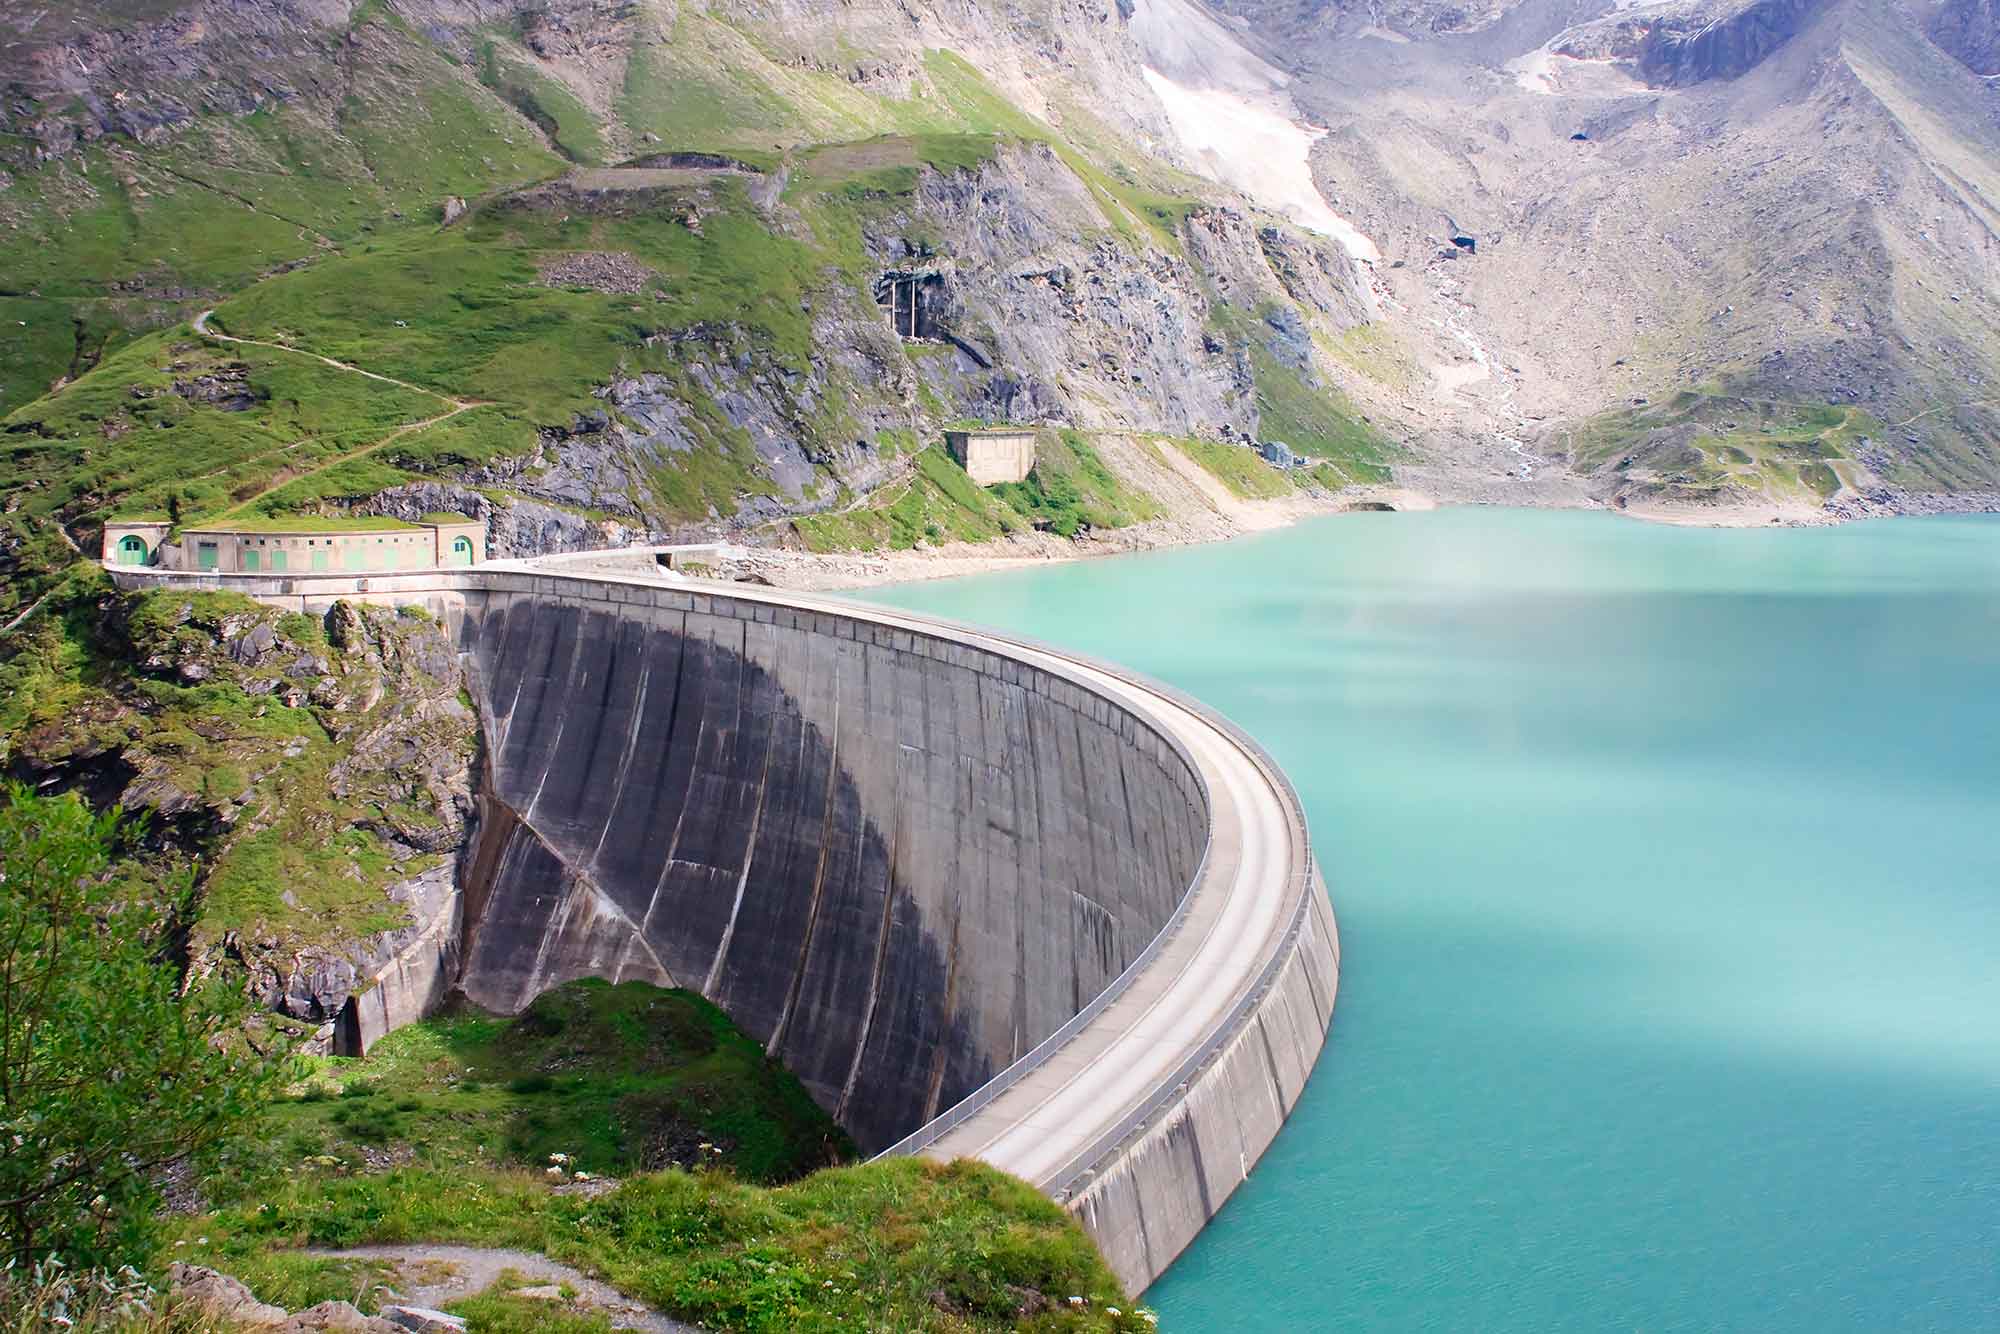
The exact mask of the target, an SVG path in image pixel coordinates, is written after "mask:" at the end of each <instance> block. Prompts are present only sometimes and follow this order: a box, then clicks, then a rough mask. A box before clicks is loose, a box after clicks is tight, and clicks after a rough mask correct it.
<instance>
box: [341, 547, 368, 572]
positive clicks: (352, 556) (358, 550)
mask: <svg viewBox="0 0 2000 1334" xmlns="http://www.w3.org/2000/svg"><path fill="white" fill-rule="evenodd" d="M340 568H341V569H343V570H365V569H367V568H368V548H367V547H364V546H362V545H361V543H360V542H358V541H356V542H349V543H348V544H347V546H346V547H345V548H344V549H343V550H342V551H341V553H340Z"/></svg>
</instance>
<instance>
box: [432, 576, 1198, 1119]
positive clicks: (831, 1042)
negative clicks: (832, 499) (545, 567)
mask: <svg viewBox="0 0 2000 1334" xmlns="http://www.w3.org/2000/svg"><path fill="white" fill-rule="evenodd" d="M533 583H534V585H536V587H534V588H532V589H529V590H522V591H510V590H503V589H496V590H494V591H492V592H488V593H487V594H485V595H484V596H483V597H473V598H468V599H467V601H466V604H465V611H464V622H463V631H462V638H463V642H464V645H465V647H466V649H467V650H468V652H469V657H470V665H471V668H472V671H471V676H472V679H473V680H474V682H475V688H476V691H477V693H478V695H479V696H480V698H479V701H478V702H479V705H480V714H481V717H482V720H483V723H484V726H485V729H486V740H487V754H488V773H487V787H486V792H485V802H486V813H485V817H484V818H483V819H482V833H481V839H480V843H479V846H478V849H477V852H476V856H475V859H474V869H473V871H472V873H471V875H470V876H469V877H468V878H467V882H466V901H465V907H464V920H465V922H466V924H467V925H466V930H465V935H464V940H463V943H462V947H461V965H460V966H461V970H462V971H461V974H460V986H461V987H462V989H463V990H464V991H465V992H466V994H467V995H468V996H469V997H470V998H471V999H473V1000H474V1001H476V1002H478V1003H479V1004H481V1005H484V1006H487V1007H490V1008H493V1009H497V1010H501V1011H513V1010H517V1009H520V1008H521V1007H523V1006H525V1005H526V1004H527V1003H528V1002H529V1001H530V1000H532V999H533V998H534V997H535V996H536V995H538V994H540V993H541V992H543V991H545V990H547V989H548V988H549V987H552V986H554V985H556V984H558V983H560V982H563V981H566V980H568V979H570V978H574V977H579V976H586V975H588V976H601V977H609V978H613V979H618V980H622V979H625V978H643V979H647V980H650V981H654V982H658V983H660V984H662V985H676V986H684V987H688V988H690V989H693V990H697V991H700V992H702V993H703V994H704V995H706V996H708V997H709V999H711V1000H713V1001H715V1002H716V1003H717V1004H718V1005H720V1006H721V1007H722V1008H723V1009H724V1010H726V1011H727V1012H728V1013H729V1015H730V1017H731V1018H733V1019H734V1020H735V1021H736V1022H737V1024H738V1025H740V1026H741V1027H742V1028H743V1029H744V1030H745V1031H747V1032H749V1033H750V1034H751V1035H752V1036H754V1037H756V1038H757V1039H758V1040H760V1041H762V1042H764V1043H766V1044H767V1046H768V1048H769V1050H770V1051H771V1053H772V1054H773V1055H774V1056H776V1057H778V1058H779V1059H780V1060H782V1061H783V1062H784V1064H785V1065H786V1066H787V1067H788V1068H790V1069H791V1070H792V1071H793V1072H795V1073H796V1074H797V1075H798V1076H799V1078H800V1079H801V1080H803V1081H804V1083H805V1085H806V1087H807V1088H808V1089H809V1090H811V1092H812V1094H813V1096H814V1097H815V1098H816V1099H817V1100H818V1101H819V1102H820V1103H821V1105H823V1106H824V1107H826V1108H827V1109H828V1111H830V1112H831V1113H832V1114H833V1115H834V1117H835V1118H836V1119H837V1120H839V1121H840V1122H841V1123H842V1125H844V1126H845V1127H847V1129H848V1130H849V1132H850V1133H851V1134H852V1135H853V1136H854V1137H855V1140H856V1142H857V1143H859V1144H860V1145H861V1146H862V1147H863V1148H864V1149H867V1150H870V1151H873V1150H876V1149H880V1148H882V1147H885V1146H886V1145H888V1144H890V1143H892V1142H894V1141H895V1140H897V1139H899V1138H901V1137H902V1136H903V1135H905V1134H906V1133H908V1132H909V1131H911V1130H913V1129H915V1128H916V1127H918V1126H920V1125H922V1124H923V1123H924V1122H926V1121H928V1120H929V1119H931V1118H932V1117H933V1116H935V1115H936V1114H937V1113H938V1111H939V1110H940V1109H941V1108H946V1107H950V1106H952V1105H953V1104H955V1103H957V1102H958V1101H960V1100H961V1099H962V1098H964V1097H965V1096H967V1095H968V1094H970V1093H972V1092H973V1091H974V1090H975V1089H977V1088H979V1087H980V1086H981V1085H982V1084H984V1083H986V1082H987V1080H989V1079H990V1078H991V1077H992V1076H993V1075H994V1074H995V1073H996V1072H997V1071H999V1070H1001V1069H1002V1068H1003V1067H1005V1066H1007V1065H1009V1064H1010V1063H1011V1062H1013V1061H1014V1060H1015V1059H1016V1058H1017V1057H1019V1056H1020V1055H1021V1054H1022V1053H1024V1052H1026V1051H1028V1050H1029V1049H1030V1048H1032V1047H1034V1046H1035V1045H1036V1044H1037V1043H1039V1042H1040V1041H1041V1040H1042V1039H1043V1038H1044V1037H1046V1036H1048V1035H1049V1034H1050V1033H1052V1032H1054V1031H1055V1030H1056V1029H1057V1028H1058V1027H1059V1026H1061V1025H1062V1024H1063V1023H1064V1021H1066V1020H1068V1019H1069V1018H1070V1017H1071V1016H1072V1015H1074V1014H1076V1013H1077V1012H1078V1011H1079V1010H1081V1009H1082V1008H1083V1007H1084V1005H1085V1004H1086V1003H1087V1002H1089V1001H1090V1000H1091V999H1092V998H1093V997H1095V996H1097V995H1098V993H1099V992H1101V991H1103V990H1104V988H1105V987H1106V985H1107V984H1108V983H1109V982H1111V980H1112V979H1113V978H1115V977H1117V976H1118V975H1119V974H1120V973H1121V972H1123V971H1124V969H1125V967H1126V966H1127V965H1128V964H1129V963H1130V962H1131V961H1132V960H1133V959H1134V958H1135V957H1136V956H1137V955H1138V954H1139V953H1140V951H1142V950H1143V949H1144V948H1145V947H1146V945H1147V943H1148V942H1150V941H1151V940H1152V939H1153V938H1154V937H1155V936H1156V935H1157V934H1159V932H1160V930H1161V928H1162V927H1163V926H1164V925H1165V924H1166V922H1167V920H1168V918H1169V917H1170V916H1171V915H1172V913H1173V911H1174V908H1175V906H1176V904H1177V903H1178V902H1179V901H1180V899H1181V897H1182V895H1183V894H1184V893H1185V892H1186V890H1187V888H1188V885H1189V883H1190V882H1191V880H1192V878H1193V876H1194V873H1195V869H1196V867H1197V865H1198V864H1199V862H1200V860H1201V855H1202V850H1203V846H1204V843H1205V841H1206V829H1207V822H1208V810H1207V801H1206V797H1205V795H1204V793H1203V790H1202V786H1201V782H1200V779H1199V777H1198V776H1197V775H1196V773H1195V771H1194V769H1193V768H1192V766H1191V765H1190V763H1189V762H1188V760H1187V759H1186V758H1185V757H1184V756H1183V755H1182V754H1181V753H1180V752H1179V751H1178V750H1177V749H1176V748H1175V747H1174V745H1173V744H1172V743H1171V742H1170V741H1168V740H1166V739H1165V738H1163V737H1161V736H1160V735H1159V734H1158V733H1157V732H1155V731H1154V730H1153V729H1152V728H1151V727H1150V726H1148V725H1146V724H1144V723H1142V722H1140V721H1139V720H1138V719H1136V718H1134V717H1133V716H1132V715H1131V714H1130V713H1127V712H1124V711H1122V710H1119V709H1117V708H1115V707H1113V706H1112V705H1111V704H1109V703H1108V702H1107V701H1105V700H1104V699H1102V698H1100V697H1098V696H1096V695H1094V694H1091V693H1089V692H1088V691H1086V690H1084V689H1082V688H1081V687H1079V686H1078V685H1076V684H1074V683H1072V682H1070V681H1067V680H1063V679H1060V678H1058V677H1055V676H1052V675H1050V674H1048V673H1045V672H1041V671H1038V670H1036V669H1034V668H1031V667H1027V666H1024V665H1023V664H1021V663H1019V662H1017V661H1014V660H1011V659H1008V658H1004V657H1001V656H999V655H997V654H994V653H990V652H984V651H980V650H978V649H975V648H971V647H968V646H966V645H963V644H959V643H955V642H952V641H951V640H948V639H944V638H936V637H931V636H926V635H916V634H911V633H908V632H904V631H900V630H895V629H891V628H889V627H886V626H882V625H877V624H873V623H871V622H869V621H867V620H863V619H859V618H843V617H838V616H835V615H830V614H826V613H823V612H818V611H793V610H791V609H788V608H785V607H774V606H772V605H770V604H767V603H762V602H752V601H739V600H736V599H732V598H728V597H718V596H707V595H691V594H688V593H685V592H681V591H678V590H675V589H672V588H658V589H653V588H645V587H633V586H629V585H620V584H608V583H601V582H597V581H593V580H590V579H587V578H565V577H556V576H543V577H537V578H536V579H534V580H533Z"/></svg>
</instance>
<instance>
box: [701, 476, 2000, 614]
mask: <svg viewBox="0 0 2000 1334" xmlns="http://www.w3.org/2000/svg"><path fill="white" fill-rule="evenodd" d="M1219 489H1220V488H1219V487H1218V488H1217V490H1219ZM1203 499H1204V500H1205V501H1207V502H1208V508H1207V509H1206V512H1202V513H1195V514H1178V515H1175V516H1173V517H1169V518H1161V519H1148V520H1146V521H1144V522H1142V523H1138V524H1134V525H1132V526H1131V527H1129V528H1117V529H1109V530H1105V531H1104V532H1102V533H1094V534H1092V535H1091V536H1090V537H1089V538H1087V539H1083V540H1077V539H1067V538H1059V537H1055V536H1053V535H1050V534H1046V533H1035V534H1023V535H1020V536H1015V537H1007V538H1000V539H997V540H995V541H992V542H951V543H946V544H944V545H942V546H922V547H912V548H909V549H907V550H903V551H874V552H859V551H856V552H811V551H803V550H799V549H797V548H790V547H778V546H770V547H753V546H739V545H735V544H733V543H725V544H724V546H725V549H726V551H727V554H726V555H725V556H724V557H723V559H722V561H721V562H720V565H719V567H718V569H717V576H718V577H720V578H722V579H725V580H730V581H738V580H740V581H743V582H748V583H764V584H768V585H769V586H771V587H774V588H785V589H794V590H798V591H801V592H843V591H850V590H854V589H863V588H877V587H883V586H886V585H890V584H904V583H923V582H928V581H930V580H933V579H956V578H963V577H966V576H969V575H978V574H999V573H1005V572H1009V571H1019V570H1032V569H1039V568H1043V567H1046V566H1051V565H1063V564H1071V563H1074V562H1077V561H1088V560H1101V559H1104V558H1106V557H1111V556H1123V555H1130V554H1134V553H1137V552H1144V551H1165V550H1170V549H1175V548H1180V547H1192V546H1202V545H1206V544H1208V543H1211V542H1226V541H1229V540H1231V539H1233V538H1238V537H1245V536H1249V535H1250V534H1253V533H1261V532H1271V531H1275V530H1277V529H1282V528H1289V527H1291V526H1292V525H1293V524H1296V523H1298V522H1299V521H1300V520H1302V519H1310V518H1320V517H1327V516H1333V515H1340V514H1368V513H1399V514H1413V513H1425V512H1430V511H1434V510H1440V509H1458V508H1523V509H1553V510H1575V511H1579V512H1592V511H1594V512H1601V513H1605V514H1610V515H1614V516H1616V517H1618V518H1621V519H1629V520H1632V521H1634V522H1639V523H1651V524H1660V525H1662V526H1665V527H1670V528H1733V529H1752V528H1772V527H1782V528H1830V527H1834V526H1837V525H1840V524H1846V523H1857V522H1863V521H1867V520H1874V519H1897V518H1924V517H1931V516H1937V515H1945V514H2000V494H1994V495H1984V494H1978V495H1967V496H1963V497H1959V496H1949V495H1936V496H1922V497H1909V499H1912V500H1918V501H1920V502H1922V503H1921V504H1919V505H1917V506H1913V507H1911V508H1909V509H1900V508H1891V507H1888V506H1882V507H1879V508H1878V507H1874V506H1869V507H1867V508H1865V509H1857V510H1856V511H1854V512H1847V513H1841V512H1829V511H1826V510H1806V509H1803V508H1784V509H1775V510H1774V508H1773V507H1772V506H1769V505H1757V506H1750V505H1745V506H1740V507H1730V508H1719V507H1706V506H1703V507H1690V508H1685V509H1679V508H1672V507H1645V508H1638V507H1621V506H1618V505H1611V504H1605V503H1604V502H1602V501H1597V500H1591V501H1588V502H1586V503H1577V502H1576V500H1575V499H1573V498H1567V497H1566V498H1563V499H1558V500H1551V499H1550V498H1548V497H1545V496H1544V497H1536V496H1532V495H1523V496H1517V497H1508V498H1497V497H1487V496H1480V497H1478V498H1470V497H1466V498H1448V497H1443V496H1439V495H1436V494H1433V493H1431V492H1429V491H1424V490H1418V489H1415V488H1412V487H1406V486H1393V485H1383V486H1368V487H1353V488H1349V489H1348V490H1345V491H1341V492H1339V493H1337V494H1336V493H1328V492H1321V493H1317V494H1300V495H1296V496H1287V497H1284V498H1282V499H1275V500H1245V499H1241V498H1238V497H1233V496H1228V495H1227V493H1223V494H1222V495H1220V496H1216V495H1207V496H1204V497H1203Z"/></svg>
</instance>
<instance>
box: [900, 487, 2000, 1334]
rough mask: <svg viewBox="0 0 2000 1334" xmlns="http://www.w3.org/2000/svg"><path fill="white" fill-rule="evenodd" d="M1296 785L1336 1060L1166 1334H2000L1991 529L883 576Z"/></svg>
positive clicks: (1327, 543)
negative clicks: (1124, 677) (1327, 885)
mask: <svg viewBox="0 0 2000 1334" xmlns="http://www.w3.org/2000/svg"><path fill="white" fill-rule="evenodd" d="M872 596H878V597H879V599H880V600H882V601H885V602H893V603H895V604H898V605H901V606H905V607H913V608H921V609H924V610H930V611H935V612H938V613H941V614H945V615H950V616H955V617H959V618H962V619H966V620H974V621H980V622H984V623H986V624H990V625H995V626H1002V627H1006V628H1009V629H1013V630H1017V631H1022V632H1026V633H1029V634H1033V635H1036V636H1040V637H1042V638H1045V639H1048V640H1051V641H1054V642H1056V643H1059V644H1063V645H1066V646H1070V647H1074V648H1078V649H1082V650H1087V651H1089V652H1092V653H1097V654H1101V655H1103V656H1105V657H1108V658H1113V659H1116V660H1118V661H1120V662H1123V663H1127V664H1129V665H1131V666H1133V667H1135V668H1138V669H1140V670H1142V671H1145V672H1149V673H1151V674H1153V675H1155V676H1158V677H1161V678H1163V679H1165V680H1168V681H1171V682H1173V683H1175V684H1177V685H1180V686H1183V687H1185V688H1186V689H1188V690H1191V691H1193V692H1194V693H1195V694H1197V695H1199V696H1200V697H1201V698H1203V699H1205V700H1207V701H1209V702H1210V703H1212V704H1214V705H1216V706H1217V707H1219V708H1220V709H1222V710H1223V711H1224V712H1226V713H1228V714H1229V715H1230V716H1231V717H1233V718H1234V719H1236V720H1237V721H1238V722H1239V723H1241V724H1242V725H1243V726H1245V727H1246V728H1248V729H1249V730H1250V731H1251V732H1252V733H1253V734H1255V735H1256V736H1257V737H1258V738H1259V739H1260V740H1261V741H1263V742H1264V743H1265V744H1266V745H1267V746H1268V747H1269V748H1270V749H1271V751H1272V752H1273V753H1274V754H1275V755H1276V756H1277V758H1278V759H1279V761H1280V762H1281V763H1282V764H1283V765H1284V766H1285V769H1286V770H1287V772H1289V773H1290V775H1291V776H1292V778H1293V780H1294V781H1295V782H1296V783H1297V785H1298V788H1299V790H1300V793H1301V794H1302V796H1303V798H1304V800H1305V804H1306V808H1307V811H1308V813H1309V815H1310V817H1311V821H1312V829H1313V835H1314V838H1315V841H1316V843H1317V846H1318V847H1319V849H1320V853H1321V856H1322V858H1323V860H1324V863H1325V865H1326V870H1327V876H1328V879H1329V881H1330V882H1331V884H1332V894H1333V900H1334V907H1335V910H1336V913H1337V915H1338V917H1339V919H1340V926H1341V938H1342V945H1343V948H1344V956H1343V973H1342V979H1341V989H1340V1002H1339V1006H1338V1009H1337V1013H1336V1015H1335V1018H1334V1025H1333V1036H1332V1041H1331V1044H1330V1045H1329V1047H1328V1049H1327V1051H1326V1054H1325V1055H1324V1057H1323V1058H1322V1059H1321V1062H1320V1066H1319V1069H1318V1072H1317V1073H1316V1074H1315V1075H1314V1077H1313V1081H1312V1084H1311V1087H1310V1088H1309V1089H1308V1091H1307V1094H1306V1096H1305V1097H1304V1099H1303V1100H1302V1101H1301V1103H1300V1105H1299V1107H1298V1110H1297V1112H1296V1114H1295V1115H1294V1117H1293V1119H1292V1121H1291V1123H1290V1125H1289V1126H1288V1127H1287V1128H1286V1130H1285V1132H1284V1134H1283V1135H1282V1136H1281V1137H1280V1138H1279V1140H1278V1142H1277V1143H1276V1144H1275V1145H1274V1146H1273V1148H1272V1150H1271V1152H1270V1153H1269V1155H1267V1156H1266V1157H1265V1159H1264V1161H1263V1163H1262V1165H1261V1166H1259V1167H1258V1168H1257V1170H1256V1172H1255V1173H1254V1174H1253V1176H1252V1177H1251V1179H1250V1181H1249V1183H1248V1184H1247V1185H1246V1186H1245V1187H1244V1188H1243V1189H1242V1190H1241V1191H1239V1192H1238V1194H1237V1195H1236V1197H1235V1198H1234V1199H1233V1200H1231V1201H1230V1203H1229V1205H1228V1206H1227V1207H1226V1208H1225V1209H1224V1211H1223V1213H1222V1215H1221V1216H1220V1217H1219V1218H1217V1219H1216V1220H1215V1222H1214V1223H1213V1224H1212V1225H1211V1226H1210V1227H1209V1229H1208V1231H1207V1232H1206V1233H1205V1234H1204V1235H1203V1236H1202V1238H1201V1239H1200V1240H1199V1241H1198V1242H1197V1243H1196V1244H1195V1246H1194V1247H1193V1248H1192V1249H1191V1250H1190V1251H1189V1252H1188V1253H1187V1254H1186V1255H1185V1256H1184V1257H1183V1258H1182V1259H1181V1260H1180V1262H1179V1263H1178V1264H1176V1265H1175V1266H1174V1268H1173V1269H1172V1270H1171V1271H1170V1272H1169V1273H1168V1275H1167V1276H1166V1277H1165V1278H1164V1279H1163V1280H1162V1281H1161V1282H1160V1283H1158V1284H1156V1285H1155V1286H1154V1288H1153V1290H1152V1291H1151V1293H1150V1294H1149V1295H1148V1296H1149V1300H1150V1301H1151V1302H1152V1303H1153V1304H1154V1305H1155V1306H1156V1307H1157V1308H1158V1309H1159V1311H1160V1312H1161V1314H1162V1317H1163V1319H1162V1324H1163V1326H1164V1327H1166V1328H1169V1329H1177V1330H1183V1331H1196V1330H1203V1331H1205V1330H1231V1331H1234V1330H1287V1331H1290V1330H1322V1329H1341V1330H1346V1329H1354V1330H1378V1329H1379V1330H1431V1329H1435V1330H1450V1331H1456V1330H1481V1331H1486V1330H1534V1331H1542V1330H1554V1329H1565V1330H1646V1331H1665V1330H1746V1331H1751V1330H1754V1331H1791V1330H1797V1331H1814V1332H1818V1331H1834V1330H1854V1331H1888V1330H1953V1331H1960V1330H1963V1331H1973V1330H1994V1329H2000V521H1994V520H1990V519H1922V520H1897V521H1893V522H1886V523H1869V524H1860V525H1851V526H1848V527H1843V528H1836V529H1817V530H1780V531H1758V530H1751V531H1713V530H1700V529H1669V528H1661V527H1652V526H1647V525H1643V524H1639V523H1634V522H1629V521H1622V520H1618V519H1615V518H1611V517H1609V516H1604V515H1592V514H1577V513H1537V512H1524V511H1495V510H1450V511H1442V512H1439V513H1435V514H1425V515H1356V516H1343V517H1339V518H1334V519H1327V520H1320V521H1316V522H1313V523H1309V524H1306V525H1303V526H1300V527H1298V528H1294V529H1290V530H1287V531H1285V532H1281V533H1277V534H1271V535H1267V536H1263V537H1259V538H1255V539H1251V540H1247V541H1242V542H1236V543H1231V544H1228V545H1224V546H1216V547H1207V548H1199V549H1191V550H1183V551H1173V552H1164V553H1159V554H1154V555H1146V556H1136V557H1128V558H1121V559H1117V560H1109V561H1099V562H1092V563H1086V564H1078V565H1071V566H1063V567H1057V568H1050V569H1046V570H1040V571H1035V572H1031V573H1026V574H1010V575H1004V576H991V577H984V578H978V579H967V580H959V581H954V582H950V583H938V584H928V585H914V586H908V587H904V588H899V589H893V590H886V591H883V592H881V593H880V594H877V595H872Z"/></svg>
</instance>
